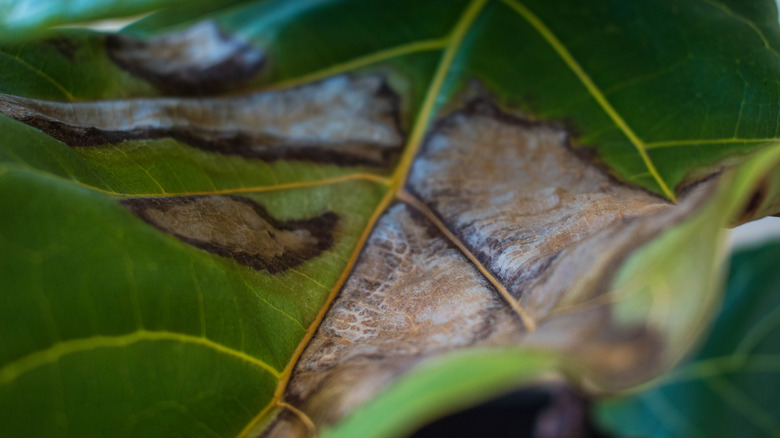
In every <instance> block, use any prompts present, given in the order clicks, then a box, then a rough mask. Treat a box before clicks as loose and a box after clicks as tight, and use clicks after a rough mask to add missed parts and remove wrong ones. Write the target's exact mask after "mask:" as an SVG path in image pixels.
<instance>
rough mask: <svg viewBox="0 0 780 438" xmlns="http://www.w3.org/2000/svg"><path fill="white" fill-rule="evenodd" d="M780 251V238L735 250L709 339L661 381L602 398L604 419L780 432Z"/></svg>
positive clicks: (713, 433) (644, 425)
mask: <svg viewBox="0 0 780 438" xmlns="http://www.w3.org/2000/svg"><path fill="white" fill-rule="evenodd" d="M778 255H780V243H777V242H774V243H767V244H765V245H763V246H761V247H758V248H755V249H749V250H743V251H740V252H738V253H736V254H734V255H733V256H732V259H731V266H730V273H729V280H728V285H727V291H726V297H725V301H724V303H723V308H722V309H721V310H720V313H719V314H718V316H717V318H716V319H715V324H714V326H713V327H712V331H711V333H710V335H709V337H708V339H707V341H706V342H705V343H704V345H702V346H701V347H700V348H699V351H698V352H697V353H696V355H695V356H694V357H693V358H691V359H690V360H689V361H688V362H687V363H685V364H683V365H681V366H680V367H678V368H677V369H676V370H674V371H673V372H672V373H671V374H670V375H668V376H666V377H665V378H663V379H661V380H660V381H659V382H657V384H656V385H654V386H652V387H650V388H648V389H646V390H644V391H642V392H639V393H637V394H633V395H631V396H628V397H624V398H618V399H614V400H607V401H604V402H602V403H601V405H600V407H599V411H598V416H599V419H600V420H601V422H602V423H603V424H604V426H605V427H607V428H609V429H610V431H612V432H613V433H615V434H616V436H626V437H632V436H643V437H672V436H674V437H696V436H702V437H705V436H706V437H720V436H724V437H726V436H744V437H753V436H755V437H759V436H761V437H763V436H774V435H777V433H778V426H777V418H778V416H780V410H778V403H777V394H780V387H778V385H777V382H778V379H777V371H778V365H779V364H780V362H778V357H780V356H778V352H780V343H778V334H780V333H779V332H778V323H777V322H778V315H780V293H779V292H780V274H779V273H778V271H777V264H778V261H780V260H779V257H778Z"/></svg>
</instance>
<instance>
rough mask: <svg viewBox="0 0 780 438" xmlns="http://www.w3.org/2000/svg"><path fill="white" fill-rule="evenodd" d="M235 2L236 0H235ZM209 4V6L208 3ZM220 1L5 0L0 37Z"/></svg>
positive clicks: (23, 36) (17, 36)
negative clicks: (76, 0)
mask: <svg viewBox="0 0 780 438" xmlns="http://www.w3.org/2000/svg"><path fill="white" fill-rule="evenodd" d="M233 2H235V0H234V1H233ZM208 3H210V5H208ZM230 3H231V2H230V1H220V2H202V1H196V2H191V1H189V2H184V1H181V0H132V1H126V0H125V1H118V0H113V1H106V0H100V1H96V0H91V1H81V2H62V1H56V0H34V1H28V0H2V1H1V2H0V9H2V11H3V15H2V17H0V37H1V38H3V39H6V40H17V41H18V40H22V39H29V38H31V37H34V36H38V35H39V34H41V33H44V31H46V30H47V29H48V28H50V27H53V26H62V25H74V24H76V23H84V22H88V21H93V20H100V19H104V18H123V17H129V16H133V15H138V14H145V13H149V12H153V11H155V10H158V9H161V8H166V7H170V6H183V5H186V6H187V8H188V9H195V10H197V9H203V8H204V6H207V5H208V7H210V9H214V8H215V6H217V5H220V4H230Z"/></svg>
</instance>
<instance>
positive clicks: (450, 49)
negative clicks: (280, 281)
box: [238, 0, 488, 438]
mask: <svg viewBox="0 0 780 438" xmlns="http://www.w3.org/2000/svg"><path fill="white" fill-rule="evenodd" d="M487 1H488V0H472V1H471V3H470V4H469V6H468V7H467V8H466V9H465V11H464V12H463V14H462V15H461V17H460V19H459V20H458V22H457V23H456V25H455V27H454V28H453V30H452V32H451V33H450V36H449V37H448V38H446V41H447V44H446V48H445V50H444V53H443V54H442V58H441V60H440V62H439V66H438V67H437V69H436V72H435V74H434V77H433V79H432V80H431V83H430V85H429V86H428V90H427V92H426V95H425V98H424V100H423V104H422V106H421V108H420V111H419V112H418V115H417V118H416V119H415V123H414V126H413V128H412V131H411V134H410V135H409V139H408V141H407V144H406V147H405V148H404V153H403V155H402V156H401V159H400V160H399V164H398V167H397V168H396V171H395V172H394V173H393V177H392V179H391V183H390V187H389V190H388V191H387V193H386V194H385V196H384V197H383V198H382V200H381V201H380V203H379V204H378V205H377V207H376V208H375V209H374V212H373V213H372V215H371V218H370V219H369V221H368V223H367V224H366V227H365V229H364V231H363V233H362V235H361V236H360V239H359V240H358V242H357V244H356V245H355V249H354V250H353V252H352V255H351V256H350V259H349V261H348V262H347V265H346V266H345V267H344V270H343V271H342V275H341V277H340V278H339V280H338V281H337V282H336V284H335V285H334V286H333V288H332V289H331V293H330V294H329V296H328V298H327V300H326V302H325V304H324V305H323V306H322V310H320V312H319V314H318V315H317V317H316V318H315V319H314V321H312V323H311V325H310V326H309V330H308V331H307V333H306V335H305V336H304V338H303V340H302V341H301V342H300V344H298V348H297V349H296V351H295V353H294V354H293V356H292V357H291V358H290V362H289V364H288V365H287V367H285V369H284V371H283V372H282V378H281V379H280V380H279V385H278V386H277V388H276V391H275V392H274V396H273V398H272V399H271V401H270V402H269V403H268V404H267V405H266V406H265V407H264V408H263V409H262V410H261V411H260V412H259V413H258V414H257V415H256V416H255V417H254V418H253V419H252V420H251V421H250V422H249V423H248V424H247V425H246V426H245V427H244V428H243V429H242V430H241V432H239V434H238V438H246V437H248V435H249V433H251V432H252V431H253V429H254V428H255V427H256V426H257V425H258V424H259V423H260V422H261V421H262V420H263V418H265V416H266V415H267V414H268V413H269V412H271V410H272V409H273V407H275V406H281V407H285V405H286V403H284V402H282V400H283V398H284V390H285V389H286V387H287V383H288V382H289V380H290V378H291V377H292V371H293V368H294V367H295V364H296V363H297V362H298V359H299V358H300V356H301V354H302V353H303V350H304V349H305V348H306V345H308V343H309V341H310V340H311V338H312V337H313V336H314V333H315V331H316V329H317V327H319V325H320V323H321V322H322V320H323V318H324V317H325V314H326V313H327V311H328V309H329V308H330V305H331V304H332V303H333V300H334V299H335V298H336V295H337V294H338V292H339V291H340V290H341V287H342V285H343V284H344V282H345V281H346V280H347V277H348V276H349V273H350V272H351V271H352V267H353V266H354V265H355V262H356V261H357V257H358V255H359V254H360V252H361V249H362V247H363V245H364V244H365V242H366V240H367V239H368V236H369V234H370V232H371V230H372V229H373V228H374V225H375V224H376V222H377V221H378V220H379V217H380V216H381V215H382V213H383V212H384V211H385V209H386V208H387V207H388V206H389V205H390V203H391V202H392V200H393V199H396V198H397V196H398V195H400V194H401V193H402V191H403V186H404V183H405V182H406V177H407V176H408V174H409V170H410V168H411V165H412V162H413V161H414V157H415V155H416V154H417V151H418V150H419V149H420V146H421V143H422V140H423V138H424V135H425V131H426V129H427V127H428V123H429V121H430V119H431V117H432V115H433V112H434V110H435V106H436V105H435V104H436V98H437V97H438V96H439V93H440V91H441V87H442V85H443V84H444V80H445V78H446V75H447V72H448V71H449V69H450V65H451V64H452V61H453V60H454V58H455V54H456V53H457V51H458V49H459V47H460V44H461V42H462V41H463V38H464V36H465V35H466V32H467V31H468V29H469V28H470V27H471V24H472V23H473V21H474V20H475V19H476V17H477V15H478V14H479V12H480V11H481V10H482V8H483V7H484V5H485V4H486V3H487Z"/></svg>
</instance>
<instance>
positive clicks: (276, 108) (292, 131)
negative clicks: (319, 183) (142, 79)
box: [0, 76, 404, 167]
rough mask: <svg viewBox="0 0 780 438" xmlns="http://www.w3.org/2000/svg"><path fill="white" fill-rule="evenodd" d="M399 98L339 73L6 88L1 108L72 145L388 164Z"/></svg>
mask: <svg viewBox="0 0 780 438" xmlns="http://www.w3.org/2000/svg"><path fill="white" fill-rule="evenodd" d="M399 99H400V98H399V96H398V95H397V94H395V92H393V91H392V90H391V89H390V87H389V86H388V85H387V84H386V83H385V81H384V79H383V78H382V77H379V76H363V77H351V76H336V77H332V78H329V79H326V80H323V81H321V82H318V83H315V84H310V85H305V86H302V87H299V88H293V89H285V90H275V91H266V92H259V93H254V94H250V95H246V96H237V97H211V98H170V97H168V98H154V99H127V100H113V101H99V102H52V101H43V100H36V99H27V98H22V97H16V96H9V95H3V94H0V114H4V115H6V116H9V117H12V118H14V119H16V120H19V121H21V122H23V123H26V124H28V125H30V126H33V127H35V128H38V129H40V130H42V131H43V132H45V133H46V134H48V135H51V136H52V137H54V138H56V139H58V140H60V141H62V142H64V143H66V144H68V145H70V146H100V145H104V144H108V143H119V142H122V141H124V140H132V139H154V138H164V137H171V138H175V139H177V140H179V141H182V142H185V143H187V144H189V145H191V146H194V147H198V148H201V149H205V150H209V151H212V152H218V153H223V154H231V155H239V156H244V157H250V158H259V159H263V160H267V161H273V160H279V159H292V160H307V161H316V162H328V163H335V164H342V165H368V166H377V167H384V166H388V165H389V164H390V163H391V161H392V160H393V158H394V157H395V156H396V155H397V154H398V153H399V152H400V149H401V146H402V144H403V139H404V134H403V133H402V130H401V127H400V122H399V120H400V115H399V111H400V110H399Z"/></svg>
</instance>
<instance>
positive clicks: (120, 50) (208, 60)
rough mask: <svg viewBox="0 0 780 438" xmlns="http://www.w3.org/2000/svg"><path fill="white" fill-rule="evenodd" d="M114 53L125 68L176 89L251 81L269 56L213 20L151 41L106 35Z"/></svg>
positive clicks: (208, 89)
mask: <svg viewBox="0 0 780 438" xmlns="http://www.w3.org/2000/svg"><path fill="white" fill-rule="evenodd" d="M106 51H107V53H108V56H109V57H110V58H111V60H113V61H114V62H115V63H116V64H117V65H119V66H120V67H121V68H123V69H125V70H127V71H128V72H130V73H131V74H133V75H136V76H138V77H140V78H142V79H145V80H147V81H149V82H151V83H153V84H154V85H156V86H157V87H158V88H159V89H161V90H164V91H166V92H172V93H187V94H205V93H214V92H218V91H224V90H227V89H230V88H232V87H235V86H236V85H238V84H240V82H241V81H245V80H247V79H250V78H251V77H253V76H254V75H256V74H257V73H258V72H260V70H261V69H262V67H263V64H264V61H265V56H264V54H263V52H262V51H260V50H259V49H257V48H255V47H252V45H250V44H249V43H248V42H247V41H244V40H242V39H241V38H239V37H237V36H231V35H228V34H227V33H225V32H223V31H222V30H221V29H219V27H218V26H217V24H216V23H214V22H213V21H203V22H200V23H197V24H195V25H194V26H191V27H189V28H187V29H185V30H183V31H179V32H173V33H169V34H166V35H163V36H159V37H156V38H149V39H136V38H132V37H128V36H125V35H121V34H113V35H109V36H108V37H107V38H106Z"/></svg>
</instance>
